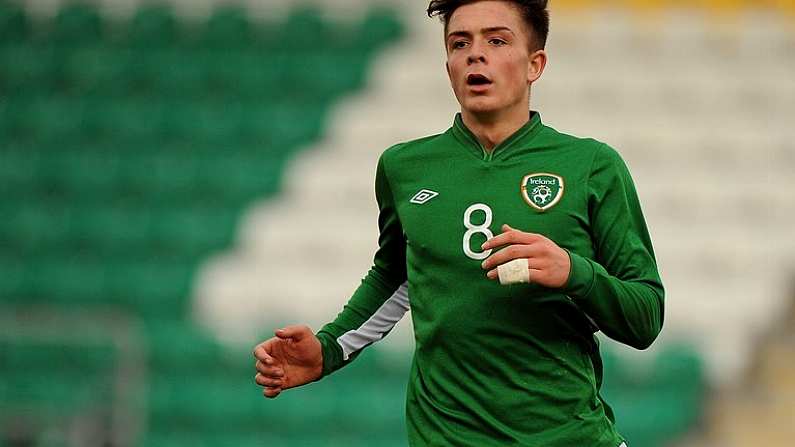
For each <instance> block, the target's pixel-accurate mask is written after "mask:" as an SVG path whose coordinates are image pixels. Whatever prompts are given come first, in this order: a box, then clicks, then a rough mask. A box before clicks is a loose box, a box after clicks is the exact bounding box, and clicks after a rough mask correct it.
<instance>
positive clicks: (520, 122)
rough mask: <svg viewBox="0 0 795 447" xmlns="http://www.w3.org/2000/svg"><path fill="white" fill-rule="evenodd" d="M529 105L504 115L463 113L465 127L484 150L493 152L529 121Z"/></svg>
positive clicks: (506, 112) (464, 111)
mask: <svg viewBox="0 0 795 447" xmlns="http://www.w3.org/2000/svg"><path fill="white" fill-rule="evenodd" d="M529 116H530V115H529V104H527V103H525V104H523V106H522V107H516V108H514V109H513V110H510V111H504V112H502V113H488V114H486V113H484V114H479V113H472V112H469V111H466V110H462V111H461V119H462V120H463V121H464V125H466V126H467V128H468V129H469V130H470V131H471V132H472V133H473V134H474V135H475V137H476V138H477V139H478V141H479V142H480V144H481V145H483V148H484V149H486V151H488V152H491V151H492V150H493V149H494V148H495V147H496V146H497V145H499V144H500V143H502V142H503V141H505V140H506V139H507V138H508V137H510V136H511V135H513V134H514V133H516V131H517V130H519V129H520V128H521V127H522V126H524V125H525V124H527V121H528V119H529Z"/></svg>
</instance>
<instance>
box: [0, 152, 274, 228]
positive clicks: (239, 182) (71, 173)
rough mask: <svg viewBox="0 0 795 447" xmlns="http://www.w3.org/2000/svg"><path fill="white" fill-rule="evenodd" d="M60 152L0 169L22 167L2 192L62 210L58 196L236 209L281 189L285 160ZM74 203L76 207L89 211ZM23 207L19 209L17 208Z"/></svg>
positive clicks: (4, 181) (9, 177) (3, 181)
mask: <svg viewBox="0 0 795 447" xmlns="http://www.w3.org/2000/svg"><path fill="white" fill-rule="evenodd" d="M58 155H59V154H54V156H53V159H51V160H47V159H43V160H42V161H41V162H39V163H21V164H18V165H10V166H8V165H7V166H5V167H4V168H5V169H0V172H2V171H5V170H11V169H12V167H16V168H17V169H19V170H20V171H19V172H17V173H13V174H10V175H7V176H6V177H5V178H3V179H0V191H2V192H4V193H8V194H17V195H18V196H19V197H20V199H22V198H25V199H26V200H32V201H35V202H37V203H40V204H41V206H40V208H45V207H49V206H52V207H54V209H55V210H58V209H60V208H64V207H63V206H59V205H58V204H57V200H62V199H69V198H80V199H81V201H82V202H83V203H86V204H87V205H88V206H96V205H99V206H101V207H105V203H107V201H113V202H121V203H125V202H128V203H131V204H132V205H131V206H137V207H139V208H146V207H159V208H164V207H165V206H170V205H172V204H174V203H175V202H179V203H181V204H183V205H187V206H195V205H196V204H200V203H203V204H209V205H211V206H212V205H213V204H217V205H220V204H223V207H228V208H232V209H234V210H235V212H237V211H238V210H239V207H241V206H243V205H244V204H245V203H246V202H248V201H250V200H252V199H253V198H255V197H257V196H260V195H264V194H272V193H274V192H276V191H277V190H278V189H279V183H280V180H281V170H282V168H283V166H284V163H285V160H286V158H287V154H263V155H262V156H261V157H259V158H258V159H257V158H255V157H251V156H243V155H233V154H230V155H229V156H226V157H225V156H223V153H220V154H215V155H214V156H212V157H201V156H199V155H198V154H191V153H187V154H185V155H184V161H182V162H181V161H180V157H178V156H176V155H175V154H171V155H169V154H163V155H160V156H157V157H146V156H116V157H113V156H111V157H108V156H96V157H95V156H93V155H92V154H90V153H89V154H81V156H78V157H63V155H62V154H60V155H61V156H60V157H59V156H58ZM0 158H4V159H5V160H8V159H10V158H11V157H0ZM77 205H78V207H77V210H80V211H82V210H88V209H87V207H86V206H83V207H80V206H79V203H78V204H77ZM69 208H71V206H70V207H69ZM26 209H27V208H25V207H22V208H19V209H18V210H17V212H20V213H21V212H24V211H25V210H26ZM144 212H145V210H144ZM13 214H16V213H13ZM13 214H12V215H13Z"/></svg>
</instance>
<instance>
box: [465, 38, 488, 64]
mask: <svg viewBox="0 0 795 447" xmlns="http://www.w3.org/2000/svg"><path fill="white" fill-rule="evenodd" d="M475 62H481V63H484V62H486V53H485V52H484V51H483V47H482V45H481V44H480V43H479V42H477V41H476V42H473V43H472V45H471V46H470V47H469V55H467V63H468V64H470V65H471V64H474V63H475Z"/></svg>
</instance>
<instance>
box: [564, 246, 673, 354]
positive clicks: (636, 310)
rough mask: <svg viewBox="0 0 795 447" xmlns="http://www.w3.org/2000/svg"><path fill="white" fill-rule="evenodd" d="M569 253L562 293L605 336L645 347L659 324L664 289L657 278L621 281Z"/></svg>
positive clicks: (597, 266)
mask: <svg viewBox="0 0 795 447" xmlns="http://www.w3.org/2000/svg"><path fill="white" fill-rule="evenodd" d="M569 255H570V258H571V274H570V277H569V281H568V283H567V285H566V286H565V289H564V290H565V291H566V294H567V295H568V296H569V297H570V298H571V299H572V301H574V303H576V304H577V305H578V306H579V307H580V308H581V309H582V310H583V312H585V314H587V315H588V316H589V317H590V318H591V319H592V320H593V321H594V323H596V325H597V326H598V327H599V329H600V330H601V331H602V332H603V333H604V334H605V335H607V336H608V337H610V338H612V339H614V340H616V341H619V342H621V343H624V344H627V345H629V346H632V347H633V348H636V349H646V348H648V347H649V346H650V345H651V344H652V342H653V341H654V340H655V339H656V338H657V335H658V334H659V333H660V330H661V329H662V325H663V314H664V293H665V292H664V289H663V286H662V283H661V282H660V281H659V278H658V277H656V275H655V274H645V275H637V278H633V279H631V280H622V279H620V278H617V277H615V276H612V275H610V274H609V273H608V272H607V270H606V269H605V268H604V267H602V266H601V265H600V264H599V263H597V262H594V261H593V260H590V259H587V258H585V257H582V256H580V255H577V254H576V253H571V252H569ZM649 271H653V272H656V268H655V269H653V270H649Z"/></svg>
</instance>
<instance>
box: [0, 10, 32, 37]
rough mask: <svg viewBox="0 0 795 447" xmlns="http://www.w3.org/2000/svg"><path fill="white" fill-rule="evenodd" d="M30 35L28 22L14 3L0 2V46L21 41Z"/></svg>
mask: <svg viewBox="0 0 795 447" xmlns="http://www.w3.org/2000/svg"><path fill="white" fill-rule="evenodd" d="M29 35H30V22H29V21H28V16H27V14H25V11H24V10H23V9H22V7H20V5H19V4H18V3H16V2H11V1H8V0H0V46H4V45H6V44H8V43H12V42H19V41H23V40H25V39H27V38H28V36H29Z"/></svg>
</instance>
